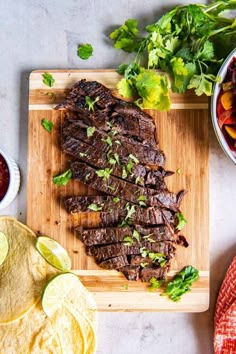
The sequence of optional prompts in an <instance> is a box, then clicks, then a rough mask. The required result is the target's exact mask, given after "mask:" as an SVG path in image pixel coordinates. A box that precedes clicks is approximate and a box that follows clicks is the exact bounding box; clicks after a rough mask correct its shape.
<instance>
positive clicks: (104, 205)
mask: <svg viewBox="0 0 236 354" xmlns="http://www.w3.org/2000/svg"><path fill="white" fill-rule="evenodd" d="M126 205H127V201H125V200H124V199H119V198H116V197H111V196H81V197H70V198H66V199H65V208H66V210H67V211H68V212H69V213H78V212H87V211H91V209H89V207H90V206H91V207H92V206H95V208H96V209H97V210H98V211H99V212H100V218H101V226H113V225H117V224H119V223H120V222H122V220H123V219H124V218H125V216H126V215H127V210H126V208H125V206H126ZM175 222H176V217H175V212H173V211H171V210H168V209H164V208H159V207H148V208H143V207H138V206H135V211H134V213H133V214H132V215H131V217H130V218H129V223H132V224H140V225H159V224H166V223H167V224H170V225H172V226H173V227H174V226H175Z"/></svg>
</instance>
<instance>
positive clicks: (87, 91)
mask: <svg viewBox="0 0 236 354" xmlns="http://www.w3.org/2000/svg"><path fill="white" fill-rule="evenodd" d="M86 96H89V97H90V98H92V99H93V100H95V99H96V98H97V97H99V101H97V102H96V106H97V107H99V108H102V109H107V108H109V107H110V106H114V105H115V104H116V99H115V98H114V97H113V96H112V92H111V90H109V89H108V88H107V87H105V86H104V85H102V84H100V83H99V82H97V81H86V80H80V81H78V82H76V84H75V85H74V86H73V87H72V88H71V90H70V92H69V94H68V96H67V97H66V99H65V101H64V102H62V103H61V104H59V105H58V106H57V107H56V109H60V108H66V109H69V110H70V111H76V109H78V108H84V107H85V106H86V102H85V97H86Z"/></svg>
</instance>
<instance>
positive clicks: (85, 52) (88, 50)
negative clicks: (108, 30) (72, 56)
mask: <svg viewBox="0 0 236 354" xmlns="http://www.w3.org/2000/svg"><path fill="white" fill-rule="evenodd" d="M77 55H78V57H80V58H81V59H83V60H87V59H88V58H90V57H91V56H92V55H93V47H92V46H91V44H88V43H87V44H82V45H79V46H78V49H77Z"/></svg>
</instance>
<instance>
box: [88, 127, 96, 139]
mask: <svg viewBox="0 0 236 354" xmlns="http://www.w3.org/2000/svg"><path fill="white" fill-rule="evenodd" d="M95 131H96V128H95V127H88V128H87V137H88V138H90V137H91V136H93V134H94V133H95Z"/></svg>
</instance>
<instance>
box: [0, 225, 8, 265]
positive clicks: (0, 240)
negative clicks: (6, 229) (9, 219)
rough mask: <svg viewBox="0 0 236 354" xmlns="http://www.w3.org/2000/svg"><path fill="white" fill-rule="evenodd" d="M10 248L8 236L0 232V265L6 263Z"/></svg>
mask: <svg viewBox="0 0 236 354" xmlns="http://www.w3.org/2000/svg"><path fill="white" fill-rule="evenodd" d="M8 250H9V246H8V241H7V238H6V235H5V234H4V233H3V232H1V231H0V265H1V264H2V263H3V262H4V261H5V259H6V256H7V254H8Z"/></svg>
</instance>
